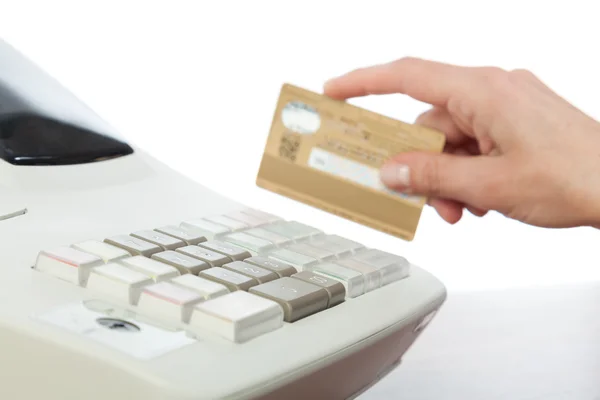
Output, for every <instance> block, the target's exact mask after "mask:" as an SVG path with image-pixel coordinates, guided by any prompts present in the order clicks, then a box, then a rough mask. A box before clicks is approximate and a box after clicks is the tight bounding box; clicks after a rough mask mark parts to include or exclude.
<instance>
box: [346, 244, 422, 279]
mask: <svg viewBox="0 0 600 400" xmlns="http://www.w3.org/2000/svg"><path fill="white" fill-rule="evenodd" d="M353 258H354V259H356V260H358V261H361V262H363V263H365V264H369V265H372V266H374V267H375V268H378V269H379V271H380V272H381V286H385V285H388V284H390V283H392V282H395V281H399V280H401V279H404V278H406V277H407V276H408V275H409V274H410V263H409V262H408V260H407V259H406V258H404V257H401V256H397V255H394V254H390V253H387V252H385V251H382V250H377V249H369V250H366V251H362V252H360V253H358V254H356V255H355V256H354V257H353Z"/></svg>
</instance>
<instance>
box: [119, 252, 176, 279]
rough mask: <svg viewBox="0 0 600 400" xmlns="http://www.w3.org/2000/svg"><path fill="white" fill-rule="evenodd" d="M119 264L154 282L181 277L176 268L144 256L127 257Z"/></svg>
mask: <svg viewBox="0 0 600 400" xmlns="http://www.w3.org/2000/svg"><path fill="white" fill-rule="evenodd" d="M158 254H160V253H158ZM119 264H121V265H124V266H126V267H128V268H130V269H133V270H135V271H137V272H140V273H142V274H144V275H146V276H148V277H150V278H152V280H153V281H154V282H162V281H166V280H169V279H172V278H175V277H178V276H179V275H181V274H180V272H179V270H178V269H177V268H175V267H173V266H171V265H167V264H165V263H162V262H159V261H156V260H153V259H151V258H147V257H144V256H135V257H129V258H126V259H123V260H120V261H119Z"/></svg>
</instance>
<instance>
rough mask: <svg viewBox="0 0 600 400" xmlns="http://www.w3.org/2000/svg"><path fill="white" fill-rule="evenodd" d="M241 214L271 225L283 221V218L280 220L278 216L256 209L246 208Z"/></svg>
mask: <svg viewBox="0 0 600 400" xmlns="http://www.w3.org/2000/svg"><path fill="white" fill-rule="evenodd" d="M241 212H242V213H244V214H249V215H252V216H255V217H257V218H260V219H263V220H265V221H267V222H269V223H271V222H277V221H281V218H279V217H278V216H276V215H273V214H270V213H268V212H265V211H262V210H256V209H254V208H249V207H246V208H244V209H243V210H241Z"/></svg>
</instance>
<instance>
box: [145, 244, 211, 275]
mask: <svg viewBox="0 0 600 400" xmlns="http://www.w3.org/2000/svg"><path fill="white" fill-rule="evenodd" d="M152 259H154V260H156V261H160V262H163V263H165V264H169V265H172V266H173V267H175V268H177V269H178V270H179V272H180V273H182V274H192V275H198V272H200V271H202V270H205V269H208V268H210V265H209V264H207V263H205V262H204V261H202V260H198V259H197V258H194V257H190V256H187V255H185V254H181V253H178V252H176V251H173V250H167V251H163V252H161V253H156V254H153V255H152Z"/></svg>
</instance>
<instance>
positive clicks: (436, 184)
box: [418, 157, 442, 197]
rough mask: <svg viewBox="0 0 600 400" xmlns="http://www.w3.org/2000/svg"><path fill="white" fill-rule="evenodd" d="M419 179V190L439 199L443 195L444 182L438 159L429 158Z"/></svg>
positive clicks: (422, 167) (422, 168)
mask: <svg viewBox="0 0 600 400" xmlns="http://www.w3.org/2000/svg"><path fill="white" fill-rule="evenodd" d="M419 178H420V179H418V181H419V186H420V187H419V189H422V190H423V191H425V192H427V194H428V195H429V196H433V197H439V196H440V195H441V189H442V182H441V178H440V164H439V161H438V158H437V157H431V158H428V159H427V160H425V161H424V162H423V165H422V166H421V172H420V177H419Z"/></svg>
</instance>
